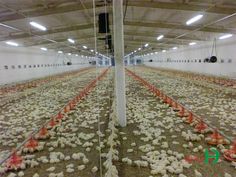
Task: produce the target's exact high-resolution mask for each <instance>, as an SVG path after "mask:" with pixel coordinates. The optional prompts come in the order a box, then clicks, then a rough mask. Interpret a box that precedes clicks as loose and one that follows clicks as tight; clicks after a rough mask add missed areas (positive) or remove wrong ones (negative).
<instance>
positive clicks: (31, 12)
mask: <svg viewBox="0 0 236 177" xmlns="http://www.w3.org/2000/svg"><path fill="white" fill-rule="evenodd" d="M125 3H126V2H124V4H125ZM0 5H1V4H0ZM5 6H6V5H5V4H2V7H5ZM128 6H131V7H144V8H155V9H168V10H184V11H200V12H209V13H216V14H227V15H228V14H233V13H235V11H236V8H232V7H231V8H230V7H223V6H221V7H220V6H216V5H214V4H212V6H211V7H209V6H206V5H193V4H189V3H172V2H146V1H136V0H135V1H134V0H133V1H129V2H128ZM84 7H86V9H87V10H88V9H92V8H93V3H92V2H84V3H83V5H82V4H81V3H74V4H69V5H68V4H67V5H66V3H61V4H58V5H57V7H51V8H48V7H47V8H45V7H44V8H37V9H25V10H19V13H17V12H12V14H10V15H1V17H0V22H1V23H3V22H7V21H13V20H20V19H24V18H26V17H27V18H33V17H40V16H47V15H53V14H62V13H68V12H73V11H80V10H85V8H84ZM100 7H103V6H102V5H101V6H98V7H96V8H100ZM108 8H110V5H109V4H108ZM20 14H25V15H20Z"/></svg>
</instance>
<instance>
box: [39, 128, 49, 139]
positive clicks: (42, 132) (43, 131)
mask: <svg viewBox="0 0 236 177" xmlns="http://www.w3.org/2000/svg"><path fill="white" fill-rule="evenodd" d="M47 137H48V130H47V129H46V128H45V127H42V128H41V129H40V130H39V134H38V139H45V138H47Z"/></svg>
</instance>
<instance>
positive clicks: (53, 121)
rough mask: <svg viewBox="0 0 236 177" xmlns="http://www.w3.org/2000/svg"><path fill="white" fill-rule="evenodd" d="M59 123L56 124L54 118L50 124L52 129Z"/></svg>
mask: <svg viewBox="0 0 236 177" xmlns="http://www.w3.org/2000/svg"><path fill="white" fill-rule="evenodd" d="M56 124H57V123H56V122H55V120H54V118H52V119H51V120H50V122H49V126H50V127H54V126H55V125H56Z"/></svg>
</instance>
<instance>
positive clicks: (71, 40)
mask: <svg viewBox="0 0 236 177" xmlns="http://www.w3.org/2000/svg"><path fill="white" fill-rule="evenodd" d="M67 40H68V41H69V42H70V43H72V44H74V43H75V41H74V40H73V39H71V38H69V39H67Z"/></svg>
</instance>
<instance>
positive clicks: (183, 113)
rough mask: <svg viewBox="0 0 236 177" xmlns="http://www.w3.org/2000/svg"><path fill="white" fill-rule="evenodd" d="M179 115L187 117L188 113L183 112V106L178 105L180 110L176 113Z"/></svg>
mask: <svg viewBox="0 0 236 177" xmlns="http://www.w3.org/2000/svg"><path fill="white" fill-rule="evenodd" d="M177 115H178V116H179V117H187V116H188V115H187V114H185V109H184V107H180V111H179V112H178V114H177Z"/></svg>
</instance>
